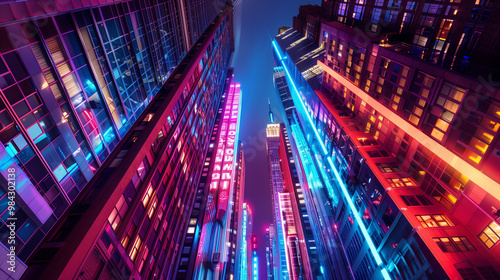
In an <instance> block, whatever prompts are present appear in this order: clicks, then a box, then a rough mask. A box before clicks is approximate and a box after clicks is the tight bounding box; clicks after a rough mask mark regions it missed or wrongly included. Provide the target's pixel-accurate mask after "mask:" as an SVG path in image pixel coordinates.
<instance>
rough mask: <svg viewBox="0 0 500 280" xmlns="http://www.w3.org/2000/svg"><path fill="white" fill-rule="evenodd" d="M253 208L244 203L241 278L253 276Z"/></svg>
mask: <svg viewBox="0 0 500 280" xmlns="http://www.w3.org/2000/svg"><path fill="white" fill-rule="evenodd" d="M252 219H253V218H252V210H251V209H250V207H249V206H248V204H247V203H243V224H242V226H241V232H242V238H241V247H240V257H241V261H240V263H239V265H240V271H241V274H240V278H241V279H248V278H249V277H251V276H252V246H251V240H250V238H251V236H252Z"/></svg>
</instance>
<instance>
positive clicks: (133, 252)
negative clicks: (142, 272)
mask: <svg viewBox="0 0 500 280" xmlns="http://www.w3.org/2000/svg"><path fill="white" fill-rule="evenodd" d="M141 243H142V240H141V238H140V237H139V236H137V237H136V239H135V242H134V246H132V250H131V251H130V254H129V256H130V259H131V260H132V261H133V260H135V257H136V256H137V252H139V247H140V246H141Z"/></svg>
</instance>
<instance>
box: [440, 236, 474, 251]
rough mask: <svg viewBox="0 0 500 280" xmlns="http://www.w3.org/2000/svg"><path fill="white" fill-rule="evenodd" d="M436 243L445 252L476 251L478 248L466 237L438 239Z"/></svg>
mask: <svg viewBox="0 0 500 280" xmlns="http://www.w3.org/2000/svg"><path fill="white" fill-rule="evenodd" d="M433 240H434V242H436V244H437V245H438V246H439V248H441V250H442V251H443V252H460V251H475V250H476V248H474V246H473V245H472V244H471V243H470V242H469V240H468V239H467V237H465V236H455V237H437V238H433Z"/></svg>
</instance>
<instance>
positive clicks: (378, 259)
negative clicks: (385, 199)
mask: <svg viewBox="0 0 500 280" xmlns="http://www.w3.org/2000/svg"><path fill="white" fill-rule="evenodd" d="M272 43H273V47H274V49H275V51H276V53H277V54H278V57H279V59H280V60H281V61H282V60H283V59H282V56H281V54H280V51H279V49H278V47H277V46H276V41H275V40H273V42H272ZM282 65H283V69H285V73H286V75H287V77H288V80H290V82H291V84H292V86H293V89H294V90H295V94H296V96H297V99H298V100H299V101H300V104H301V105H302V109H303V110H304V111H305V113H306V116H307V119H308V120H309V123H310V125H311V127H312V128H313V131H314V133H315V134H316V136H317V138H316V139H317V141H318V142H319V144H320V146H321V148H322V150H323V153H324V154H325V155H327V154H328V151H327V149H326V147H325V145H324V144H323V142H322V141H321V137H320V136H319V133H318V130H317V129H316V126H315V125H314V122H313V120H312V118H311V116H309V113H308V112H307V110H306V106H305V104H304V102H303V101H302V99H301V98H300V94H299V91H298V90H297V87H296V86H295V83H294V81H293V79H292V76H291V75H290V73H289V72H288V69H287V68H286V65H285V63H284V62H283V61H282ZM292 92H293V91H292ZM327 161H328V163H329V164H330V167H331V170H332V171H333V174H334V175H335V178H336V179H337V182H338V184H339V185H340V189H341V190H342V193H343V194H344V196H345V198H346V200H347V204H348V205H349V208H351V212H352V213H353V215H354V217H355V219H356V222H357V223H358V225H359V227H360V229H361V232H362V233H363V236H364V237H365V239H366V242H367V243H368V246H369V247H370V251H371V252H372V255H373V257H374V259H375V262H376V263H377V265H378V266H380V265H381V264H382V258H381V257H380V255H379V253H378V251H377V248H376V247H375V244H374V243H373V241H372V239H371V237H370V235H369V234H368V231H367V230H366V227H365V225H364V223H363V221H362V220H361V217H360V216H359V214H358V211H357V209H356V207H355V206H354V203H353V202H352V198H351V197H350V195H349V192H348V191H347V187H346V185H345V184H344V182H343V180H342V178H341V177H340V175H339V172H338V170H337V167H336V166H335V165H334V164H333V161H332V159H331V157H327ZM382 275H383V276H384V278H385V279H391V278H390V276H389V274H388V273H387V270H386V269H385V268H383V269H382Z"/></svg>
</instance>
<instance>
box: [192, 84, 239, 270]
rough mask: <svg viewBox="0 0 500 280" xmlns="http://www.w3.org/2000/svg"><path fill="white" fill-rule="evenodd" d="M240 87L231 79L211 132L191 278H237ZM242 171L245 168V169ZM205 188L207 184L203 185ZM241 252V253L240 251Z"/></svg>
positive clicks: (194, 229)
mask: <svg viewBox="0 0 500 280" xmlns="http://www.w3.org/2000/svg"><path fill="white" fill-rule="evenodd" d="M240 93H241V91H240V84H237V83H235V82H234V77H230V85H229V88H227V91H226V92H225V94H224V97H225V98H226V102H225V103H224V104H222V106H221V107H220V109H219V115H220V117H219V122H218V123H217V124H216V125H215V127H214V130H213V132H212V139H213V143H212V144H211V148H209V154H208V155H207V157H206V160H205V162H206V164H205V166H206V167H205V168H204V170H205V172H206V176H208V178H210V179H209V180H208V181H207V183H206V186H207V187H208V194H207V195H206V197H207V202H206V206H205V211H204V214H203V215H200V218H199V219H200V220H202V224H201V226H200V227H199V230H196V228H195V227H193V231H198V233H196V234H199V235H200V241H199V244H198V246H197V247H198V248H197V249H196V248H195V250H194V252H193V253H192V255H191V256H192V257H191V258H189V259H186V261H195V265H194V270H193V271H192V272H188V273H192V275H193V276H192V279H226V278H227V279H229V278H231V277H235V269H234V268H235V267H236V266H237V264H236V263H235V260H236V257H237V255H236V251H237V250H236V246H237V245H239V243H240V242H238V239H239V238H241V237H240V236H241V235H240V234H238V232H239V228H241V223H240V222H239V221H241V219H238V216H239V215H240V213H241V211H240V207H242V205H241V204H240V203H243V202H242V200H243V197H242V196H243V191H244V190H242V189H241V188H242V187H243V185H244V180H245V178H244V163H243V160H244V157H243V150H242V145H241V143H239V142H238V138H239V120H240V113H241V110H240V104H241V94H240ZM242 168H243V169H242ZM202 184H203V185H204V186H205V184H204V183H202ZM238 253H239V252H238Z"/></svg>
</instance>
